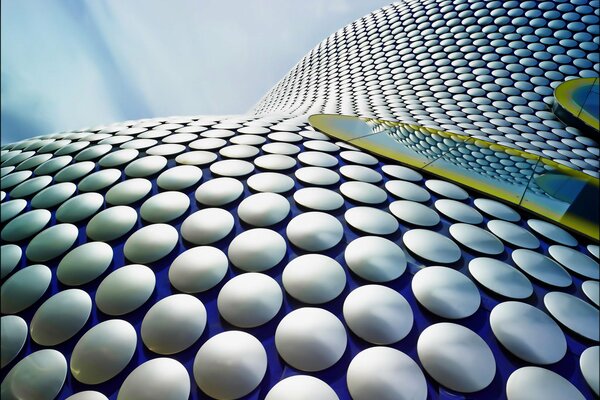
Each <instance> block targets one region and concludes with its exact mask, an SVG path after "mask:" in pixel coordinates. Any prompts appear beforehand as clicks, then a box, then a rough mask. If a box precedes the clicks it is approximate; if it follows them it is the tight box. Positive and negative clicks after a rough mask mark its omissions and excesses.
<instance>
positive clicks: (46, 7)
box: [1, 0, 389, 143]
mask: <svg viewBox="0 0 600 400" xmlns="http://www.w3.org/2000/svg"><path fill="white" fill-rule="evenodd" d="M388 3H389V0H387V1H386V0H383V1H382V0H379V1H378V0H368V1H367V0H362V1H361V0H229V1H219V0H170V1H164V0H1V4H2V10H1V11H2V13H1V16H2V17H1V18H2V21H1V30H2V32H1V33H2V36H1V39H2V47H1V51H2V54H1V56H2V58H1V63H2V65H1V67H2V68H1V73H2V83H1V88H2V99H1V100H2V101H1V105H2V131H1V133H2V142H3V143H9V142H13V141H16V140H20V139H23V138H27V137H31V136H35V135H40V134H46V133H52V132H58V131H64V130H70V129H79V128H83V127H86V126H94V125H98V124H107V123H112V122H117V121H121V120H127V119H134V118H146V117H161V116H171V115H196V114H207V115H209V114H234V113H244V112H246V111H247V110H249V109H250V108H251V107H252V106H253V105H254V104H255V103H256V102H257V101H258V100H259V99H260V98H261V96H262V95H263V94H264V93H265V92H266V91H267V90H268V89H270V88H271V87H272V86H273V85H274V84H275V83H276V82H277V81H278V80H279V79H280V78H282V77H283V76H284V75H285V73H286V72H287V71H289V70H290V69H291V68H292V66H293V65H295V64H296V62H298V61H299V60H300V58H302V56H304V55H305V54H306V53H307V52H308V51H309V50H310V49H311V48H313V47H314V46H315V45H316V44H318V43H319V42H320V41H321V40H323V39H325V38H326V37H327V36H329V35H330V34H331V33H333V32H335V31H336V30H338V29H340V28H342V27H343V26H345V25H347V24H348V23H350V22H352V21H354V20H355V19H357V18H360V17H361V16H363V15H365V14H368V13H369V12H371V11H373V10H375V9H377V8H379V7H382V6H384V5H386V4H388Z"/></svg>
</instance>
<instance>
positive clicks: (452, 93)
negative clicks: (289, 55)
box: [254, 0, 600, 177]
mask: <svg viewBox="0 0 600 400" xmlns="http://www.w3.org/2000/svg"><path fill="white" fill-rule="evenodd" d="M598 6H599V4H598V2H597V1H588V0H581V1H570V2H565V1H466V0H448V1H436V0H425V1H421V0H414V1H403V2H398V3H395V4H393V5H390V6H388V7H384V8H382V9H380V10H377V11H375V12H373V13H371V14H369V15H367V16H365V17H363V18H361V19H359V20H357V21H355V22H353V23H352V24H350V25H348V26H346V27H345V28H343V29H341V30H339V31H337V32H336V33H334V34H333V35H331V36H330V37H329V38H327V39H325V40H324V41H323V42H321V43H320V44H319V45H318V46H317V47H315V48H314V49H313V50H311V51H310V53H308V54H307V55H306V56H305V57H304V58H303V59H302V60H300V62H299V63H298V64H297V65H296V66H295V67H294V68H293V69H292V70H291V71H290V72H289V73H288V74H287V75H286V76H285V77H284V78H283V79H282V80H281V81H280V82H279V83H278V84H277V85H275V87H273V89H271V91H269V93H267V95H266V96H265V97H264V98H263V99H262V100H261V101H260V102H259V103H258V104H257V105H256V106H255V109H254V110H255V111H256V112H257V113H271V112H286V113H293V114H314V113H331V114H349V115H359V116H366V117H376V118H382V119H391V120H399V121H402V122H406V123H414V124H419V125H422V126H427V127H431V128H436V129H441V130H445V131H451V132H456V133H463V134H468V135H471V136H475V137H479V138H482V139H484V140H489V141H493V142H497V143H500V144H503V145H505V146H509V147H515V148H518V149H522V150H525V151H528V152H531V153H534V154H538V155H540V156H543V157H547V158H551V159H553V160H555V161H557V162H559V163H562V164H565V165H567V166H569V167H571V168H575V169H581V170H583V171H586V172H587V173H589V174H591V175H594V176H596V177H597V176H598V160H597V158H598V154H599V153H598V144H597V142H596V141H595V140H591V139H589V138H586V137H583V136H580V132H579V131H578V130H577V129H576V128H573V127H567V126H565V124H564V123H562V122H561V121H560V120H558V119H557V118H556V117H555V115H554V114H553V113H552V111H551V106H552V102H553V90H554V88H556V87H557V86H558V85H559V84H560V83H561V82H563V81H565V80H569V79H573V78H580V77H598V73H599V71H600V70H599V68H600V66H599V63H598V62H599V53H598V45H599V39H598V37H599V36H598V34H599V31H598V30H599V28H598V26H599V25H598Z"/></svg>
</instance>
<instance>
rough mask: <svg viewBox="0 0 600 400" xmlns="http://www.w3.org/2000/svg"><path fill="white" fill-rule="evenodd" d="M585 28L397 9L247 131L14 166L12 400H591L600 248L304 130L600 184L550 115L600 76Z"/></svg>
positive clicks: (325, 56) (325, 58)
mask: <svg viewBox="0 0 600 400" xmlns="http://www.w3.org/2000/svg"><path fill="white" fill-rule="evenodd" d="M596 13H597V4H596V2H588V3H586V4H576V2H571V3H563V2H521V3H517V2H471V3H467V2H464V3H462V2H459V1H453V2H427V1H423V2H406V3H399V4H396V5H392V6H389V7H386V8H383V9H381V10H378V11H375V12H374V13H373V14H371V15H370V16H367V17H365V18H363V19H361V20H359V21H356V22H355V23H353V24H352V25H350V26H349V27H347V28H344V29H343V30H341V31H339V32H338V33H336V34H334V35H333V36H332V37H331V38H329V39H327V40H326V41H325V42H323V44H321V45H320V46H318V47H317V48H316V49H315V50H313V51H312V52H311V53H310V54H309V55H308V56H307V57H306V58H305V59H303V60H302V61H301V62H300V63H299V64H298V66H296V67H295V68H294V69H293V70H292V71H291V72H290V74H289V75H288V76H286V77H285V78H284V79H283V80H282V81H281V82H280V83H279V84H278V85H277V86H276V87H275V88H274V89H273V90H272V91H271V92H269V93H268V94H267V95H266V96H265V98H264V99H263V100H262V101H261V102H260V103H259V105H258V106H257V107H256V109H255V110H254V112H253V113H251V114H248V115H242V116H227V117H203V116H190V117H170V118H157V119H145V120H138V121H125V122H122V123H117V124H113V125H109V126H100V127H93V128H87V129H83V130H79V131H74V132H63V133H57V134H52V135H47V136H43V137H37V138H33V139H30V140H25V141H22V142H18V143H13V144H8V145H4V146H3V147H2V150H1V155H0V162H1V164H0V166H1V170H0V173H1V178H0V188H1V190H2V193H1V196H2V198H1V201H2V203H1V206H0V211H1V222H2V229H1V231H0V238H1V241H2V247H1V250H0V251H1V268H2V269H1V275H2V287H1V296H0V299H1V304H0V306H1V311H2V317H1V318H2V319H1V323H2V324H1V326H2V332H1V335H2V352H1V356H2V357H1V370H0V372H1V375H2V378H1V379H2V384H1V389H0V391H1V396H2V399H4V398H6V399H53V398H60V399H65V398H70V399H72V400H75V399H79V400H82V399H85V400H90V399H106V398H109V399H120V400H124V399H144V400H148V399H157V400H158V399H160V400H164V399H173V400H176V399H182V400H184V399H238V398H239V399H253V400H255V399H268V400H279V399H286V400H289V399H291V400H294V399H327V400H329V399H331V400H335V399H340V400H341V399H353V400H363V399H365V400H366V399H409V398H410V399H423V400H424V399H446V398H474V399H510V400H517V399H522V398H529V397H524V396H533V397H539V398H544V399H552V398H556V399H586V398H594V396H598V394H599V390H600V388H599V383H598V379H597V377H598V370H599V357H598V352H599V347H598V342H599V340H600V332H599V330H598V327H599V326H600V320H599V310H598V307H599V305H600V299H599V297H600V294H599V292H600V287H599V278H600V267H599V265H598V259H599V247H598V243H597V242H592V241H591V240H589V239H586V238H585V237H582V236H579V235H577V234H575V233H573V232H568V231H566V230H564V229H562V228H560V227H559V226H557V225H554V224H552V223H550V222H548V221H546V220H541V219H539V218H538V217H535V216H533V215H531V214H529V213H527V212H525V211H523V210H522V209H520V208H516V207H511V206H509V205H507V204H505V203H503V202H500V201H498V200H497V199H492V198H489V197H487V196H486V195H483V194H481V193H479V192H475V191H474V190H471V188H469V187H468V186H464V185H458V184H455V183H451V182H449V181H447V180H444V179H440V177H439V176H437V177H434V176H432V175H429V174H428V173H427V171H426V170H420V169H417V168H410V167H408V166H406V165H400V164H397V163H395V162H393V161H390V159H387V158H384V157H382V156H379V155H377V154H371V153H367V152H365V151H361V150H360V149H359V148H357V147H354V146H353V145H351V144H349V143H348V142H342V141H337V140H336V139H332V137H331V136H328V135H325V134H324V133H323V132H320V131H318V130H315V128H313V127H312V126H311V125H310V124H309V123H308V117H309V115H311V114H314V113H320V112H328V113H346V114H356V115H368V116H376V117H378V118H381V119H394V120H398V121H400V122H405V123H406V122H407V123H418V124H420V125H425V126H431V127H438V128H442V129H445V130H454V131H459V132H462V133H466V134H469V135H473V136H478V137H482V138H485V139H487V140H492V141H497V142H498V143H502V144H507V145H511V146H517V147H520V148H524V149H526V150H528V151H532V152H538V153H539V154H542V155H544V156H545V157H550V158H553V159H555V160H556V161H560V162H561V163H563V164H566V165H570V166H572V167H577V168H580V169H582V170H584V171H585V172H586V173H588V174H592V175H593V174H595V173H596V167H597V156H598V153H597V151H598V148H597V145H596V144H595V142H593V141H592V140H591V139H589V138H586V137H584V136H579V132H578V131H577V130H575V129H573V128H570V127H565V126H564V125H563V124H562V123H561V122H560V121H558V120H557V119H555V118H554V117H553V116H552V114H550V111H548V110H549V109H548V104H547V102H546V101H547V98H548V97H549V96H551V95H552V88H553V87H554V86H555V85H556V84H558V83H559V82H560V81H563V80H566V79H568V78H569V77H574V76H583V77H585V76H588V75H592V74H596V75H597V69H598V64H597V62H598V59H597V43H596V42H594V40H597V39H592V38H591V36H593V34H594V33H597V31H596V30H597V21H598V17H597V14H596ZM494 26H495V28H490V27H494ZM490 29H491V30H490ZM488 30H489V31H488ZM510 35H513V36H510ZM514 35H519V36H520V37H521V39H517V38H516V36H514ZM534 37H535V38H534ZM588 37H589V38H588ZM413 44H414V48H413V47H411V45H413ZM540 46H542V47H543V48H542V47H540ZM509 50H510V51H509ZM519 50H520V51H519ZM379 54H381V55H379ZM494 54H496V55H497V57H498V58H495V56H494ZM560 56H563V57H560ZM514 58H517V60H514ZM378 60H382V61H378ZM561 60H563V61H561ZM565 60H568V61H565ZM544 62H546V63H545V64H544ZM481 63H483V64H481ZM533 63H535V65H533ZM500 64H502V65H500ZM529 64H532V65H529ZM554 65H555V67H554ZM507 71H508V72H507ZM524 75H526V76H527V77H526V78H525V76H524ZM509 82H510V83H509ZM519 99H521V100H519ZM522 99H525V100H526V103H525V104H521V103H522V102H523V100H522ZM399 132H400V131H399ZM396 139H397V140H398V141H399V142H400V140H399V139H398V138H396ZM419 139H420V140H423V143H428V145H431V143H430V142H429V141H427V138H426V137H421V136H419ZM409 144H411V145H413V144H414V146H417V145H418V144H419V143H417V142H415V143H412V142H411V143H409ZM542 145H543V146H548V148H546V147H540V146H542ZM417 147H418V148H419V149H421V148H422V146H417ZM437 148H438V149H439V147H437ZM434 153H436V152H434ZM436 154H437V153H436ZM461 154H462V153H461ZM461 157H462V155H461ZM464 159H465V162H464V163H467V164H468V162H470V161H472V160H470V159H469V157H467V155H465V156H464ZM513 161H514V160H513ZM464 163H463V164H464ZM594 163H596V164H594ZM515 167H516V168H522V167H523V166H519V165H518V163H516V162H515ZM507 168H508V167H507ZM485 171H486V173H487V172H488V170H485ZM508 172H509V173H511V172H512V171H508ZM515 179H516V178H515ZM459 183H460V182H459ZM463 183H464V182H463ZM590 206H594V205H593V204H592V205H590Z"/></svg>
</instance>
